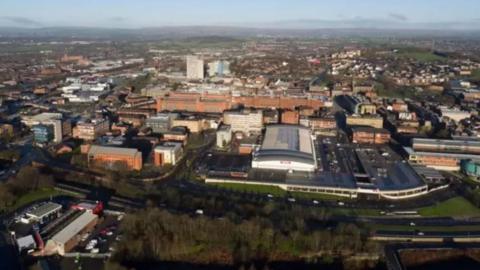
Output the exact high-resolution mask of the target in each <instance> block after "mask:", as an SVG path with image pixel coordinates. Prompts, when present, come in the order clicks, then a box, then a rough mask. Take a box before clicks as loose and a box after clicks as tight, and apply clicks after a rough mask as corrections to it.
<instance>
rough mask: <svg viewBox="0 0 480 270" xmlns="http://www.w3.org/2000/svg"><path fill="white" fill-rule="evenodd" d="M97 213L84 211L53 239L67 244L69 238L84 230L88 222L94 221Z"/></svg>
mask: <svg viewBox="0 0 480 270" xmlns="http://www.w3.org/2000/svg"><path fill="white" fill-rule="evenodd" d="M96 218H97V215H95V214H92V213H90V212H84V213H83V214H82V215H80V216H79V217H78V218H77V219H75V220H74V221H73V222H72V223H70V224H68V225H67V226H66V227H65V228H63V230H61V231H60V232H59V233H57V234H56V235H54V236H53V237H52V240H53V241H55V242H57V243H62V244H65V243H66V242H67V241H68V240H70V239H72V238H73V237H74V236H75V235H77V234H78V233H79V232H80V231H81V230H83V229H84V228H85V227H86V226H87V225H88V224H90V223H91V222H92V221H94V220H95V219H96Z"/></svg>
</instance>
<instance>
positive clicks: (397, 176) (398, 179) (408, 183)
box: [355, 148, 426, 191]
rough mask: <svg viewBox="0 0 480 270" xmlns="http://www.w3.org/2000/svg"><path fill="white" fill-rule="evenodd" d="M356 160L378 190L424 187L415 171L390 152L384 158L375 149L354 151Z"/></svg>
mask: <svg viewBox="0 0 480 270" xmlns="http://www.w3.org/2000/svg"><path fill="white" fill-rule="evenodd" d="M355 152H356V154H357V156H358V160H359V161H360V164H361V166H362V167H363V169H364V170H365V172H366V173H367V174H368V176H369V177H370V179H371V180H370V181H371V182H372V183H373V184H374V185H375V186H376V187H377V188H378V189H380V190H385V191H389V190H403V189H411V188H416V187H421V186H424V185H426V183H425V182H424V181H423V179H422V178H421V177H420V176H419V175H418V174H417V173H416V172H415V170H414V169H413V168H412V167H411V166H410V165H409V164H408V163H407V162H404V161H398V160H396V158H395V157H394V156H393V155H395V154H394V153H393V152H392V151H388V152H385V153H388V156H384V155H383V154H381V153H380V152H379V149H377V148H360V149H356V150H355Z"/></svg>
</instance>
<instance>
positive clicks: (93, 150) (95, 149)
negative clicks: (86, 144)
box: [88, 145, 140, 157]
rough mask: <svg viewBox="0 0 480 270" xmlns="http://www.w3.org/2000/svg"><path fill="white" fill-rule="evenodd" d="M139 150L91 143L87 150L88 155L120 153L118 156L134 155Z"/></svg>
mask: <svg viewBox="0 0 480 270" xmlns="http://www.w3.org/2000/svg"><path fill="white" fill-rule="evenodd" d="M139 153H140V152H139V151H138V150H137V149H134V148H121V147H109V146H98V145H92V146H91V147H90V150H89V151H88V155H120V156H132V157H133V156H135V155H137V154H139Z"/></svg>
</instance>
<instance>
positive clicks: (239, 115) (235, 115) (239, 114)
mask: <svg viewBox="0 0 480 270" xmlns="http://www.w3.org/2000/svg"><path fill="white" fill-rule="evenodd" d="M223 123H225V124H226V125H230V127H231V131H232V132H237V131H241V132H243V133H245V134H247V135H248V134H251V133H261V132H262V128H263V111H262V110H250V109H244V110H243V111H225V112H224V113H223Z"/></svg>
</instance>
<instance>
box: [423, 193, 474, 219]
mask: <svg viewBox="0 0 480 270" xmlns="http://www.w3.org/2000/svg"><path fill="white" fill-rule="evenodd" d="M418 213H419V214H420V215H421V216H424V217H471V216H480V209H479V208H477V207H475V206H474V205H473V204H471V203H470V202H469V201H468V200H467V199H465V198H463V197H455V198H451V199H449V200H446V201H444V202H441V203H437V204H436V205H434V206H429V207H424V208H420V209H419V210H418Z"/></svg>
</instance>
